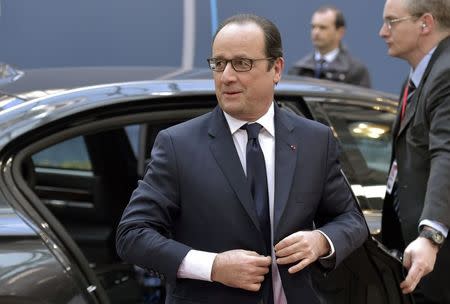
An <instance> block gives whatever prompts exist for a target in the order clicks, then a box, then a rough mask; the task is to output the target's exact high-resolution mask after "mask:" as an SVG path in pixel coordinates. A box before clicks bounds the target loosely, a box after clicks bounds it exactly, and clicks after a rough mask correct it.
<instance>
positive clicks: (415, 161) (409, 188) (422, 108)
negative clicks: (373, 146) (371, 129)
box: [382, 38, 450, 303]
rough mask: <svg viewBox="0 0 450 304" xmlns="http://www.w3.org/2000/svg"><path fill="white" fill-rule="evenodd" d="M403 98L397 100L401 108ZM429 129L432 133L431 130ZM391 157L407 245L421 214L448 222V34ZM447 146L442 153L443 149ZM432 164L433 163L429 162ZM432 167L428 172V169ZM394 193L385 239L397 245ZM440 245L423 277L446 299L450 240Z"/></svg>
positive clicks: (397, 128) (398, 129)
mask: <svg viewBox="0 0 450 304" xmlns="http://www.w3.org/2000/svg"><path fill="white" fill-rule="evenodd" d="M400 107H401V103H400V105H399V110H398V112H400ZM430 132H431V133H430ZM393 136H394V145H393V157H395V159H396V160H397V164H398V168H399V169H398V172H399V175H398V181H399V182H398V186H397V195H398V198H399V202H400V204H399V217H400V222H401V235H402V237H403V240H404V243H405V245H408V244H409V243H410V242H412V241H413V240H415V239H416V238H417V236H418V224H419V222H420V221H421V220H422V219H429V220H434V221H438V222H440V223H442V224H444V225H446V226H447V227H450V159H449V158H448V155H449V153H450V38H446V39H445V40H443V41H442V42H441V43H440V44H439V46H438V47H437V49H436V50H435V51H434V53H433V55H432V57H431V59H430V62H429V64H428V66H427V68H426V70H425V72H424V75H423V78H422V80H421V82H420V84H419V87H418V88H417V89H416V91H415V92H414V95H413V97H412V99H411V101H410V102H409V103H408V106H407V107H406V111H405V117H404V119H403V121H402V122H401V124H400V119H399V116H398V117H397V120H396V121H395V123H394V126H393ZM444 151H446V154H444V153H442V152H444ZM430 164H431V168H430ZM430 173H432V174H430ZM393 199H394V198H393V196H392V195H389V194H386V199H385V204H384V210H383V223H382V232H383V243H385V244H387V245H388V246H389V247H391V248H398V249H399V250H401V251H403V249H404V248H402V247H401V244H402V241H401V239H399V238H395V237H394V236H399V233H396V232H397V231H396V229H398V227H399V222H398V217H397V215H396V213H395V211H394V210H393V208H392V203H393ZM448 239H449V238H447V240H446V241H445V242H444V246H443V247H442V248H441V249H440V250H439V253H438V256H437V261H436V264H435V266H434V270H433V272H431V273H430V274H428V275H427V276H425V277H423V278H422V282H421V284H422V285H423V287H424V288H425V289H426V291H425V292H427V291H428V293H429V294H431V295H435V296H436V297H437V299H444V298H445V299H446V300H445V302H442V301H439V303H450V288H449V285H448V282H449V280H450V242H449V241H448Z"/></svg>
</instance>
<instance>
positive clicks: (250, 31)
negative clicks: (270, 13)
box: [212, 23, 265, 56]
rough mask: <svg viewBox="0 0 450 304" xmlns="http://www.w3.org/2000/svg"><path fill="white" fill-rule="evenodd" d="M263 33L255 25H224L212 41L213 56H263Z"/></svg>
mask: <svg viewBox="0 0 450 304" xmlns="http://www.w3.org/2000/svg"><path fill="white" fill-rule="evenodd" d="M264 46H265V43H264V33H263V31H262V29H261V28H260V27H259V26H258V25H257V24H255V23H244V24H238V23H230V24H227V25H225V26H224V27H223V28H222V29H221V30H220V31H219V32H218V33H217V35H216V38H215V39H214V42H213V46H212V51H213V54H214V55H215V56H220V55H223V56H226V55H233V56H239V55H241V56H243V55H260V54H264Z"/></svg>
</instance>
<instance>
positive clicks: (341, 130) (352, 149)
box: [322, 103, 395, 185]
mask: <svg viewBox="0 0 450 304" xmlns="http://www.w3.org/2000/svg"><path fill="white" fill-rule="evenodd" d="M322 108H323V110H324V111H325V113H326V115H327V117H328V119H329V120H330V123H331V125H332V126H333V128H334V130H335V132H336V134H337V137H338V140H339V141H340V143H341V148H342V149H343V151H344V153H346V154H347V156H348V157H349V159H351V163H352V166H353V168H354V170H355V171H356V174H357V175H358V176H359V179H360V182H361V183H362V184H363V185H377V184H379V185H384V184H385V183H386V178H387V173H388V169H389V162H390V158H391V127H392V122H393V120H394V118H395V114H394V113H389V112H384V111H380V110H377V109H376V108H375V107H364V106H358V105H350V104H346V103H342V104H339V103H323V104H322Z"/></svg>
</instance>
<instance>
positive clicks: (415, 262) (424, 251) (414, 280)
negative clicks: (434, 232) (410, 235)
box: [400, 237, 439, 294]
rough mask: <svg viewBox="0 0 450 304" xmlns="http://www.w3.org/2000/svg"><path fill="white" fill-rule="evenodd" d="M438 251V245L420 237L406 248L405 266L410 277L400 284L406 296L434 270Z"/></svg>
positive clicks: (404, 255)
mask: <svg viewBox="0 0 450 304" xmlns="http://www.w3.org/2000/svg"><path fill="white" fill-rule="evenodd" d="M438 250H439V248H438V247H437V246H436V245H434V244H433V243H432V242H431V241H430V240H428V239H426V238H423V237H418V238H417V239H416V240H414V241H413V242H412V243H410V244H409V245H408V247H406V249H405V252H404V254H403V266H405V267H406V269H408V275H407V276H406V278H405V280H404V281H403V282H401V283H400V288H401V289H402V292H403V293H404V294H406V293H410V292H412V291H414V289H415V288H416V286H417V284H418V283H419V282H420V279H422V277H423V276H425V275H426V274H428V273H430V272H431V271H432V270H433V268H434V263H435V262H436V255H437V253H438Z"/></svg>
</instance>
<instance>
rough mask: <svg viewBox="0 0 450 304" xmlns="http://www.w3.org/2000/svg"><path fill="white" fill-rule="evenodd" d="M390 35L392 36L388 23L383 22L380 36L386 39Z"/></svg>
mask: <svg viewBox="0 0 450 304" xmlns="http://www.w3.org/2000/svg"><path fill="white" fill-rule="evenodd" d="M389 34H390V32H389V29H388V27H387V25H386V23H385V22H383V23H382V24H381V27H380V31H379V32H378V35H379V36H380V37H382V38H384V37H386V36H388V35H389Z"/></svg>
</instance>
